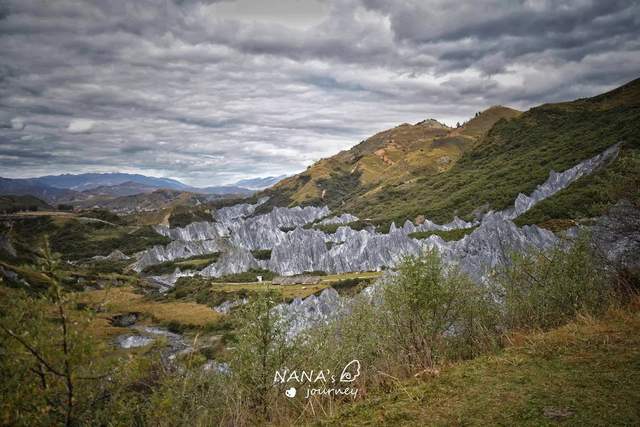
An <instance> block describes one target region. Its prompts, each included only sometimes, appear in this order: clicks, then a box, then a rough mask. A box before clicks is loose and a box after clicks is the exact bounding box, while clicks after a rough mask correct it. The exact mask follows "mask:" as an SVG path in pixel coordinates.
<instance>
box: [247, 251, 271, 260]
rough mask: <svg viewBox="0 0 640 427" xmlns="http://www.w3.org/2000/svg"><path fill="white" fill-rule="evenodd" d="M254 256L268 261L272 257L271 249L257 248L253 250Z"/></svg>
mask: <svg viewBox="0 0 640 427" xmlns="http://www.w3.org/2000/svg"><path fill="white" fill-rule="evenodd" d="M251 254H253V257H254V258H255V259H259V260H263V261H267V260H270V259H271V249H257V250H255V251H251Z"/></svg>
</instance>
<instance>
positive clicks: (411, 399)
mask: <svg viewBox="0 0 640 427" xmlns="http://www.w3.org/2000/svg"><path fill="white" fill-rule="evenodd" d="M639 327H640V313H639V312H638V311H637V307H636V308H635V309H631V311H622V310H620V311H614V312H611V313H609V315H607V316H606V317H604V318H603V319H598V320H594V319H592V318H586V317H585V318H581V319H579V320H577V321H576V322H574V323H571V324H569V325H566V326H564V327H561V328H559V329H556V330H552V331H550V332H547V333H539V334H532V335H514V336H513V337H512V342H513V345H512V346H511V347H509V348H507V349H506V350H505V351H503V352H502V353H500V354H497V355H495V356H494V355H492V356H484V357H480V358H477V359H474V360H471V361H468V362H463V363H458V364H455V365H452V366H450V367H448V368H444V369H442V370H441V371H439V372H438V373H436V375H434V376H427V377H426V378H425V379H423V380H420V381H419V380H415V381H413V382H407V383H404V384H399V385H398V387H396V390H395V391H391V392H389V393H386V394H381V395H375V396H367V399H366V400H365V401H363V402H362V403H359V404H355V405H353V406H351V407H347V408H345V409H344V410H343V411H342V412H340V413H339V415H338V416H336V417H334V418H333V419H332V420H329V421H327V422H321V423H318V424H320V425H340V426H360V425H370V426H374V425H376V426H377V425H405V426H410V425H415V426H425V425H438V426H440V425H442V426H444V425H469V426H472V425H526V426H544V425H557V423H558V422H563V424H564V423H566V424H567V425H638V424H639V423H640V394H639V393H638V384H639V381H640V338H639V337H638V334H637V333H636V331H637V329H638V328H639Z"/></svg>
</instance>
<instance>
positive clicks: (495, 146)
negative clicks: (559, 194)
mask: <svg viewBox="0 0 640 427" xmlns="http://www.w3.org/2000/svg"><path fill="white" fill-rule="evenodd" d="M502 118H505V119H506V120H500V119H502ZM638 135H640V80H634V81H632V82H630V83H628V84H626V85H624V86H622V87H620V88H618V89H616V90H613V91H611V92H608V93H605V94H602V95H599V96H596V97H593V98H585V99H579V100H576V101H573V102H564V103H557V104H544V105H541V106H539V107H535V108H532V109H531V110H529V111H527V112H525V113H522V114H519V113H518V112H516V111H513V110H510V109H506V108H504V107H493V108H490V109H488V110H486V111H484V112H483V113H481V114H480V115H478V116H477V117H475V118H474V119H472V120H470V121H469V122H468V123H466V124H465V125H464V126H463V127H461V128H459V129H450V128H447V127H446V126H444V125H441V124H439V123H437V122H434V121H427V122H423V123H418V124H416V125H413V126H411V125H401V126H398V127H397V128H394V129H391V130H388V131H385V132H381V133H379V134H377V135H375V136H373V137H371V138H369V139H368V140H366V141H364V142H362V143H360V144H358V145H356V146H355V147H353V148H352V149H351V150H348V151H345V152H341V153H339V154H337V155H336V156H333V157H331V158H328V159H324V160H321V161H319V162H318V163H316V164H314V165H313V166H311V167H310V168H309V169H308V170H307V171H305V172H303V173H301V174H299V175H296V176H294V177H291V178H289V179H286V180H284V181H282V182H281V183H280V184H278V185H276V186H274V187H272V188H271V189H270V190H268V191H267V192H266V194H268V195H271V196H272V203H276V204H280V205H287V204H291V205H295V204H299V203H306V204H317V205H319V204H328V205H329V206H330V207H331V208H332V209H333V210H334V211H338V212H348V213H351V214H354V215H356V216H358V217H359V218H361V219H368V220H370V221H372V222H374V223H378V224H384V225H385V226H386V225H388V224H390V223H391V222H392V221H395V222H396V223H403V222H404V221H405V220H406V219H410V220H416V219H417V218H419V217H420V216H421V215H425V216H426V217H427V218H429V219H432V220H434V221H436V222H440V223H442V222H448V221H451V220H452V219H453V217H454V216H455V215H458V216H460V217H462V218H463V219H466V220H471V219H473V218H474V217H477V216H479V215H480V214H482V213H483V212H486V211H489V210H500V209H504V208H505V207H507V206H508V205H509V204H510V203H512V202H513V200H514V199H515V198H516V197H517V196H518V194H519V193H525V194H529V193H530V192H531V191H532V190H533V189H534V188H535V186H536V185H538V184H540V183H542V182H544V180H545V179H546V178H547V176H548V174H549V170H550V169H552V170H555V171H562V170H566V169H568V168H570V167H571V166H572V165H575V164H577V163H579V162H580V161H582V160H584V159H587V158H590V157H592V156H594V155H596V154H597V153H600V152H602V151H604V150H605V149H606V148H607V147H610V146H611V145H613V144H615V143H617V142H622V147H621V155H620V156H619V158H618V160H616V164H614V165H613V166H612V167H613V168H618V167H619V163H618V162H620V163H629V162H628V160H627V159H629V158H634V156H636V157H637V155H638V150H639V149H640V141H639V140H640V137H639V136H638ZM631 163H632V164H631V166H627V168H626V169H625V170H621V171H620V173H621V174H622V175H625V176H629V175H630V174H631V175H633V174H637V171H635V172H634V170H633V169H635V168H636V166H634V164H635V165H637V162H636V163H633V162H631ZM580 185H583V184H582V183H576V186H580ZM571 191H574V190H572V189H569V192H571ZM594 192H596V193H601V191H595V190H594V191H582V192H581V194H582V195H581V196H580V197H577V198H572V203H573V207H576V203H577V206H585V207H586V208H588V209H586V210H588V211H589V212H586V211H585V212H583V213H584V214H588V213H591V214H593V213H598V212H597V211H598V210H597V209H595V207H594V204H602V203H604V204H605V205H606V204H608V203H611V202H613V201H615V200H613V199H611V200H608V199H607V198H606V197H605V198H604V200H601V199H602V198H600V199H598V198H594V197H593V194H591V193H594ZM323 194H324V198H323ZM591 208H593V209H591ZM541 209H542V208H541ZM600 211H601V209H600ZM583 213H580V212H569V211H568V210H567V209H562V210H560V212H556V213H555V216H560V217H566V218H574V217H576V216H580V215H582V214H583ZM538 217H539V218H542V216H538Z"/></svg>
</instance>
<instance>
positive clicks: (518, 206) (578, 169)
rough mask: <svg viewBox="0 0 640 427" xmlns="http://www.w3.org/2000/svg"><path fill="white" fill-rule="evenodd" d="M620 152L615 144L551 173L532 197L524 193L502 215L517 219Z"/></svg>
mask: <svg viewBox="0 0 640 427" xmlns="http://www.w3.org/2000/svg"><path fill="white" fill-rule="evenodd" d="M619 151H620V144H619V143H618V144H614V145H612V146H611V147H609V148H607V149H606V150H605V151H603V152H602V153H600V154H598V155H596V156H594V157H592V158H590V159H587V160H585V161H583V162H580V163H578V164H577V165H575V166H574V167H572V168H570V169H567V170H566V171H564V172H555V171H551V172H549V178H547V180H546V181H545V182H544V183H542V184H541V185H538V186H537V187H536V189H535V190H534V191H533V193H531V195H529V196H527V195H525V194H522V193H520V194H518V196H517V197H516V200H515V202H514V205H513V207H512V208H509V209H507V210H505V211H503V212H502V215H503V216H504V217H505V218H509V219H515V218H517V217H518V216H520V215H522V214H523V213H525V212H526V211H528V210H529V209H531V208H532V207H533V206H534V205H535V204H536V203H538V202H539V201H541V200H544V199H546V198H547V197H550V196H552V195H554V194H555V193H557V192H558V191H560V190H562V189H563V188H566V187H568V186H569V184H571V183H572V182H574V181H575V180H577V179H578V178H581V177H583V176H585V175H589V174H591V173H593V172H594V171H595V170H596V169H598V168H599V167H601V166H603V165H604V164H606V163H607V162H609V161H610V160H612V159H614V158H615V157H616V156H617V155H618V152H619Z"/></svg>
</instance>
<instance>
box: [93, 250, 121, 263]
mask: <svg viewBox="0 0 640 427" xmlns="http://www.w3.org/2000/svg"><path fill="white" fill-rule="evenodd" d="M91 259H93V260H96V261H126V260H128V259H130V257H128V256H127V255H125V254H124V253H122V251H120V250H118V249H116V250H115V251H113V252H111V253H110V254H109V255H107V256H102V255H96V256H94V257H92V258H91Z"/></svg>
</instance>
